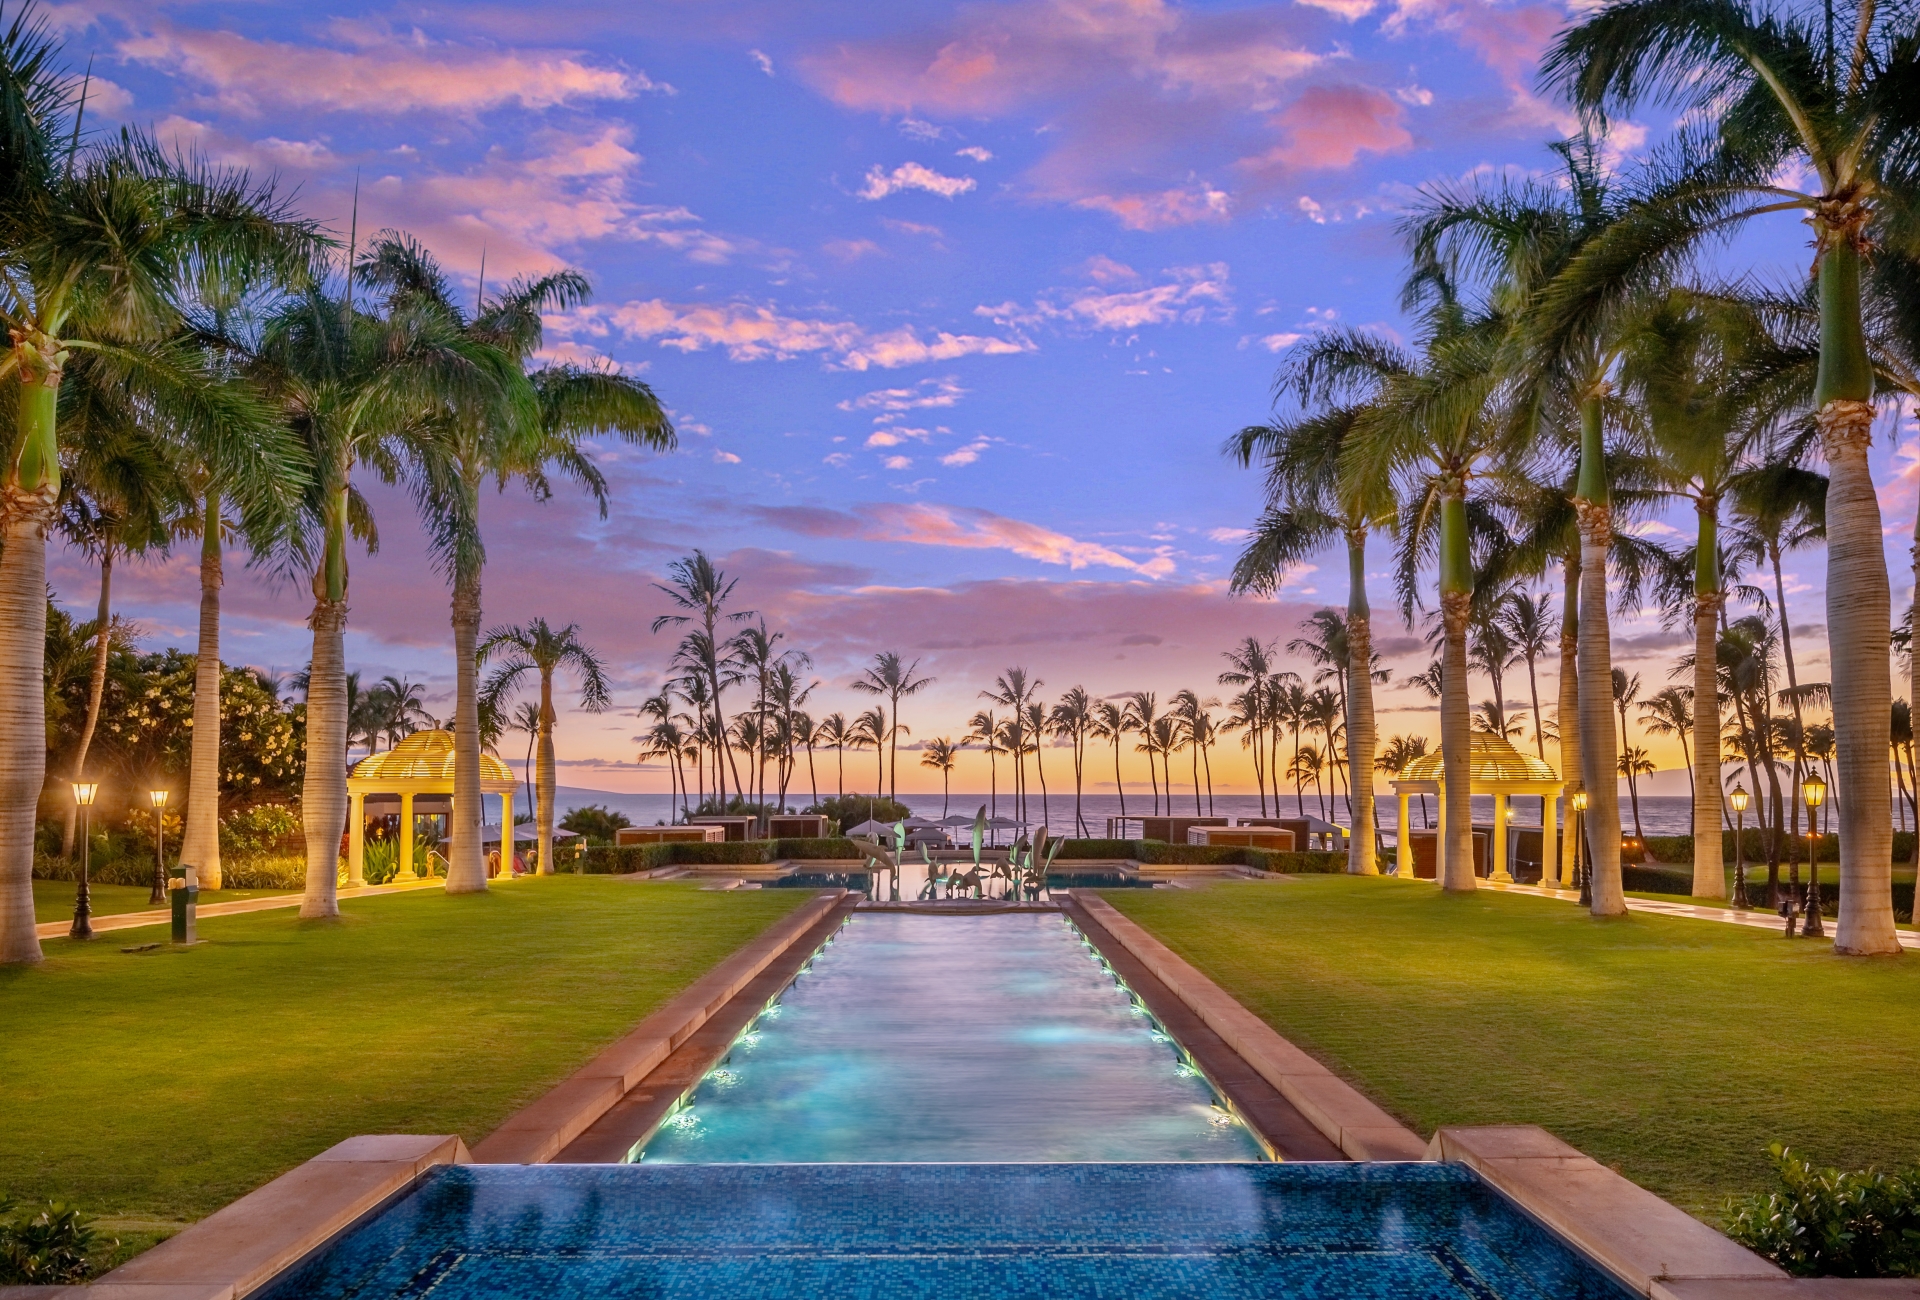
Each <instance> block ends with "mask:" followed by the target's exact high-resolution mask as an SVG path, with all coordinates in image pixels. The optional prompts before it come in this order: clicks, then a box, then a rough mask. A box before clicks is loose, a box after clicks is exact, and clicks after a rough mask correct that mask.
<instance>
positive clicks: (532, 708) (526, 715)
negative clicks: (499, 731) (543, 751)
mask: <svg viewBox="0 0 1920 1300" xmlns="http://www.w3.org/2000/svg"><path fill="white" fill-rule="evenodd" d="M508 723H509V725H510V726H511V727H512V728H513V729H514V730H515V731H518V732H521V733H523V734H524V735H525V736H526V738H527V756H526V758H525V760H523V761H522V763H521V765H520V776H521V779H522V780H523V781H524V782H525V783H526V787H527V816H529V817H531V816H533V813H534V809H536V808H538V807H539V806H540V805H539V802H538V801H537V800H536V799H535V798H534V793H533V748H534V746H535V745H537V744H539V743H540V706H539V705H538V704H535V703H534V702H533V701H532V700H522V701H520V704H519V707H517V708H515V709H514V711H513V712H512V714H510V715H509V716H508ZM516 824H517V820H516V819H512V818H509V823H508V825H506V826H504V827H502V828H501V833H502V834H503V835H505V836H506V838H505V839H504V840H502V844H503V845H505V846H506V847H505V850H504V851H505V852H506V853H507V856H509V857H511V856H512V846H513V836H512V835H511V834H508V833H507V832H510V831H511V830H512V829H513V827H514V825H516Z"/></svg>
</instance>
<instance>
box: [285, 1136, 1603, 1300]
mask: <svg viewBox="0 0 1920 1300" xmlns="http://www.w3.org/2000/svg"><path fill="white" fill-rule="evenodd" d="M266 1294H267V1295H268V1296H269V1297H270V1298H271V1300H347V1298H348V1297H351V1298H352V1300H419V1298H421V1297H426V1296H432V1297H433V1298H434V1300H509V1298H511V1300H528V1298H537V1300H570V1298H571V1297H576V1296H577V1297H587V1296H592V1297H596V1298H598V1297H627V1296H633V1297H640V1296H645V1297H649V1300H721V1298H724V1300H741V1298H742V1297H752V1298H754V1300H787V1298H788V1297H793V1298H794V1300H799V1298H800V1297H807V1298H808V1300H812V1298H814V1297H860V1298H861V1300H907V1298H908V1297H912V1298H914V1300H919V1298H921V1297H939V1300H987V1298H988V1297H995V1298H997V1297H1012V1296H1047V1297H1053V1298H1056V1300H1077V1298H1078V1297H1104V1298H1108V1300H1202V1298H1203V1297H1205V1298H1206V1300H1240V1298H1241V1297H1246V1298H1247V1300H1252V1298H1253V1297H1290V1298H1294V1300H1388V1298H1389V1297H1391V1300H1628V1295H1629V1293H1628V1292H1627V1291H1626V1290H1624V1289H1623V1288H1621V1287H1620V1286H1619V1285H1618V1284H1617V1283H1615V1282H1613V1281H1611V1280H1610V1279H1608V1278H1607V1277H1606V1276H1604V1275H1603V1274H1601V1273H1600V1272H1599V1271H1598V1270H1596V1269H1595V1268H1594V1267H1593V1266H1592V1265H1591V1264H1589V1263H1587V1262H1586V1261H1584V1260H1583V1259H1582V1258H1580V1257H1579V1256H1578V1255H1576V1254H1575V1253H1574V1252H1572V1251H1571V1250H1569V1249H1568V1248H1567V1247H1566V1246H1564V1245H1563V1244H1562V1243H1561V1242H1560V1241H1559V1240H1558V1239H1557V1238H1555V1237H1553V1236H1552V1235H1551V1234H1549V1233H1548V1232H1546V1231H1545V1230H1544V1229H1542V1228H1540V1227H1539V1226H1538V1225H1536V1224H1535V1223H1534V1222H1533V1221H1532V1220H1530V1219H1528V1218H1526V1217H1525V1216H1524V1215H1522V1214H1521V1213H1519V1212H1518V1211H1516V1210H1514V1209H1513V1208H1512V1207H1511V1206H1510V1205H1508V1203H1507V1202H1506V1201H1505V1200H1503V1199H1502V1198H1501V1197H1500V1196H1499V1195H1498V1194H1497V1193H1495V1192H1493V1191H1492V1190H1491V1189H1489V1188H1488V1187H1486V1185H1485V1184H1483V1183H1481V1182H1480V1181H1479V1179H1478V1178H1476V1177H1475V1176H1474V1175H1473V1174H1472V1173H1471V1172H1469V1171H1467V1170H1464V1169H1462V1168H1459V1167H1458V1166H1450V1165H1439V1164H1431V1165H1427V1164H1386V1165H1381V1164H1268V1163H1261V1164H1251V1163H1246V1164H1195V1163H1183V1164H1052V1165H1046V1164H1020V1165H995V1164H980V1165H942V1164H921V1165H914V1164H893V1165H874V1164H859V1165H651V1164H641V1165H547V1166H538V1167H521V1166H508V1165H482V1166H450V1167H445V1168H442V1169H439V1170H437V1171H435V1172H434V1173H433V1174H431V1175H430V1176H429V1177H428V1178H427V1179H426V1180H425V1181H423V1183H422V1184H421V1185H420V1186H419V1187H417V1188H416V1189H415V1190H414V1191H413V1192H411V1193H409V1194H408V1195H406V1196H405V1197H403V1198H402V1199H401V1200H399V1201H397V1202H396V1203H394V1204H393V1205H392V1206H390V1207H389V1208H388V1209H386V1210H385V1211H383V1212H381V1213H380V1214H378V1215H377V1216H376V1217H374V1218H373V1219H372V1220H370V1221H369V1222H367V1223H365V1224H363V1225H361V1226H360V1227H358V1228H355V1229H353V1230H352V1231H350V1232H348V1233H347V1234H345V1235H344V1236H343V1237H342V1238H340V1239H339V1240H338V1241H336V1242H335V1243H334V1244H333V1245H331V1246H329V1247H328V1248H326V1249H325V1250H323V1251H322V1252H321V1253H320V1254H319V1255H317V1256H316V1257H314V1258H313V1259H311V1260H309V1261H308V1262H306V1263H305V1264H303V1265H301V1266H299V1267H298V1268H296V1269H295V1270H294V1271H293V1272H292V1273H290V1274H288V1275H287V1276H285V1277H284V1278H282V1279H281V1280H280V1281H279V1282H278V1283H277V1284H275V1285H274V1286H273V1287H272V1288H271V1290H270V1291H269V1292H267V1293H266Z"/></svg>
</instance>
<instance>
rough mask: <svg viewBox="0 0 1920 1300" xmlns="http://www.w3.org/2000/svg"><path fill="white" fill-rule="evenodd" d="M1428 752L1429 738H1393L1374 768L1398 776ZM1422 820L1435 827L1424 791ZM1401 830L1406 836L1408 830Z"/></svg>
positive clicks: (1406, 736)
mask: <svg viewBox="0 0 1920 1300" xmlns="http://www.w3.org/2000/svg"><path fill="white" fill-rule="evenodd" d="M1426 752H1427V738H1426V737H1425V736H1415V735H1405V736H1393V737H1390V738H1389V739H1388V740H1387V743H1386V746H1385V747H1384V748H1382V749H1381V751H1380V757H1379V758H1377V759H1375V760H1374V766H1375V768H1377V769H1378V770H1379V771H1382V772H1385V773H1388V774H1389V775H1391V776H1398V775H1400V773H1402V772H1404V771H1406V770H1407V764H1409V763H1411V762H1412V761H1413V760H1414V759H1416V758H1423V757H1425V756H1426ZM1420 820H1421V821H1423V822H1425V823H1426V824H1427V826H1429V827H1431V826H1432V825H1433V817H1432V815H1431V814H1429V813H1428V812H1427V795H1426V792H1425V791H1424V790H1423V791H1421V793H1420ZM1399 829H1400V831H1401V832H1402V834H1403V836H1404V832H1405V831H1406V829H1407V828H1406V827H1404V826H1402V827H1400V828H1399ZM1400 843H1402V844H1404V843H1405V840H1404V838H1402V839H1401V841H1400Z"/></svg>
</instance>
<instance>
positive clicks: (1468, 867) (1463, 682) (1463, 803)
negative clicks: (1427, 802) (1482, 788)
mask: <svg viewBox="0 0 1920 1300" xmlns="http://www.w3.org/2000/svg"><path fill="white" fill-rule="evenodd" d="M1472 601H1473V567H1472V563H1471V561H1470V560H1469V558H1468V554H1467V502H1466V484H1465V483H1464V482H1455V483H1453V484H1449V485H1448V488H1447V489H1446V490H1445V491H1444V492H1443V494H1442V496H1441V499H1440V620H1441V626H1442V629H1443V631H1444V633H1445V640H1444V642H1443V645H1442V648H1441V652H1440V653H1441V660H1440V762H1441V771H1442V774H1443V776H1444V779H1445V785H1444V787H1443V789H1442V797H1443V798H1444V799H1445V800H1446V804H1445V806H1444V808H1443V809H1442V811H1441V816H1440V820H1441V825H1442V827H1443V829H1442V832H1441V837H1440V861H1439V864H1438V870H1437V871H1436V872H1435V874H1436V875H1437V876H1438V877H1439V878H1440V885H1441V888H1443V889H1446V890H1449V891H1464V892H1468V893H1471V892H1472V891H1473V890H1475V889H1477V888H1479V881H1478V879H1477V878H1476V877H1475V875H1474V870H1473V755H1472V744H1473V739H1472V737H1473V716H1472V706H1471V704H1469V702H1468V699H1467V695H1468V691H1467V617H1468V613H1469V609H1470V607H1471V605H1472Z"/></svg>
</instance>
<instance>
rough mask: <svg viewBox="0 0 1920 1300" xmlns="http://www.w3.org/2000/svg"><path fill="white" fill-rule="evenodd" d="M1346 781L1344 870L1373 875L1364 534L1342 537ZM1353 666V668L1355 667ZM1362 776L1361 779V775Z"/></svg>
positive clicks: (1373, 733) (1372, 732)
mask: <svg viewBox="0 0 1920 1300" xmlns="http://www.w3.org/2000/svg"><path fill="white" fill-rule="evenodd" d="M1347 570H1348V577H1347V581H1348V584H1349V585H1348V588H1347V677H1348V682H1347V700H1348V705H1349V707H1350V709H1351V711H1352V716H1351V717H1349V718H1348V719H1347V783H1348V785H1349V787H1350V788H1351V789H1352V791H1353V837H1352V845H1351V847H1350V849H1349V850H1348V853H1347V870H1348V871H1351V872H1353V873H1354V874H1355V875H1357V876H1377V875H1379V874H1380V867H1379V864H1378V863H1377V862H1376V861H1375V858H1374V848H1375V843H1374V808H1373V760H1374V756H1375V754H1376V753H1377V752H1378V749H1379V741H1380V734H1379V731H1378V730H1377V729H1376V727H1375V723H1374V717H1373V673H1372V671H1371V669H1372V666H1373V611H1372V608H1371V607H1370V606H1369V604H1368V602H1367V535H1366V532H1365V531H1364V530H1356V531H1354V532H1349V533H1348V534H1347ZM1356 665H1358V667H1356ZM1363 774H1364V775H1363Z"/></svg>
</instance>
